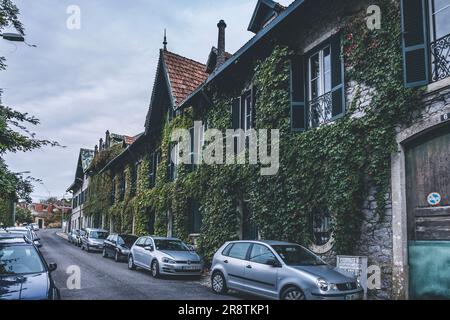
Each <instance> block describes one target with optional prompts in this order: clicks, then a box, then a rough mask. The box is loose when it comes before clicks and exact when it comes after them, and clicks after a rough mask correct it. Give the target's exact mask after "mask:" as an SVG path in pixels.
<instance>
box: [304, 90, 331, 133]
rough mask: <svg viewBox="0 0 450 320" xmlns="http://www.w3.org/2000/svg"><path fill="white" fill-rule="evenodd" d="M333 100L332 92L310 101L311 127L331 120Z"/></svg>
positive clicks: (309, 117)
mask: <svg viewBox="0 0 450 320" xmlns="http://www.w3.org/2000/svg"><path fill="white" fill-rule="evenodd" d="M332 101H333V99H332V94H331V92H328V93H325V94H324V95H322V96H320V97H317V98H315V99H313V100H311V101H309V112H308V121H309V126H310V127H311V128H316V127H318V126H320V125H321V124H324V123H328V122H330V121H331V118H332V116H331V110H332Z"/></svg>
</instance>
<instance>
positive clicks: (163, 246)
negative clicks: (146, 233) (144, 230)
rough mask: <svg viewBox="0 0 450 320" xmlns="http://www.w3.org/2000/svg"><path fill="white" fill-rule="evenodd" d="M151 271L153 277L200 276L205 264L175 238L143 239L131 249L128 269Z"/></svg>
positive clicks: (138, 240)
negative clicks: (138, 268) (137, 268)
mask: <svg viewBox="0 0 450 320" xmlns="http://www.w3.org/2000/svg"><path fill="white" fill-rule="evenodd" d="M136 266H137V267H140V268H144V269H147V270H150V271H151V273H152V276H153V277H155V278H157V277H159V276H160V275H185V276H200V275H201V274H202V271H203V262H202V259H201V258H200V256H199V255H198V254H197V253H196V252H195V251H193V250H191V249H190V248H189V247H188V246H187V245H186V244H185V243H184V242H183V241H181V240H180V239H175V238H160V237H141V238H139V239H137V240H136V242H135V243H134V245H133V246H132V247H131V250H130V254H129V256H128V268H129V269H130V270H134V269H135V268H136Z"/></svg>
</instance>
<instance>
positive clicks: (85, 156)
mask: <svg viewBox="0 0 450 320" xmlns="http://www.w3.org/2000/svg"><path fill="white" fill-rule="evenodd" d="M79 159H80V160H79V161H80V162H81V167H82V168H83V173H84V172H86V170H87V169H88V168H89V166H90V165H91V162H92V160H93V159H94V150H90V149H80V157H79Z"/></svg>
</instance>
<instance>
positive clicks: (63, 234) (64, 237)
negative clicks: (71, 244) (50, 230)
mask: <svg viewBox="0 0 450 320" xmlns="http://www.w3.org/2000/svg"><path fill="white" fill-rule="evenodd" d="M56 235H57V236H59V237H61V238H63V239H64V240H69V238H68V236H67V234H65V233H64V232H56Z"/></svg>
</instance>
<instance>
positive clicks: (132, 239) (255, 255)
mask: <svg viewBox="0 0 450 320" xmlns="http://www.w3.org/2000/svg"><path fill="white" fill-rule="evenodd" d="M78 237H80V239H81V240H78ZM69 241H70V242H72V243H74V244H78V243H80V246H81V248H82V249H83V250H86V251H88V252H91V251H99V252H100V251H101V252H102V256H103V257H104V258H109V257H113V258H114V260H115V261H116V262H120V261H124V260H126V261H127V262H128V269H130V270H135V269H136V268H137V267H138V268H142V269H146V270H148V271H150V273H151V275H152V276H153V277H155V278H158V277H160V276H161V275H172V276H201V274H202V273H203V268H204V262H203V259H202V258H201V257H200V256H199V255H198V254H197V253H196V252H195V251H194V250H193V248H192V247H191V246H189V245H187V244H185V243H184V242H183V241H181V240H180V239H176V238H164V237H154V236H143V237H136V236H134V235H127V234H109V233H108V232H107V231H106V230H100V229H89V228H88V229H85V230H74V231H73V232H71V234H70V235H69ZM211 288H212V290H213V292H214V293H216V294H226V293H227V292H228V290H229V289H232V290H235V291H242V292H246V293H250V294H253V295H257V296H260V297H264V298H269V299H282V300H317V299H320V300H325V299H345V300H360V299H363V298H364V290H363V289H362V287H361V286H360V284H359V281H357V280H356V279H355V278H352V277H349V276H346V275H344V274H342V273H341V272H339V271H338V270H337V269H336V268H334V267H332V266H330V265H328V264H327V263H325V262H324V261H323V260H322V259H321V258H320V257H319V256H317V255H316V254H314V253H313V252H312V251H310V250H308V249H307V248H305V247H303V246H300V245H298V244H293V243H287V242H280V241H231V242H227V243H225V244H224V245H223V246H222V247H221V248H220V249H219V250H218V251H217V252H216V253H215V255H214V257H213V260H212V266H211Z"/></svg>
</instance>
